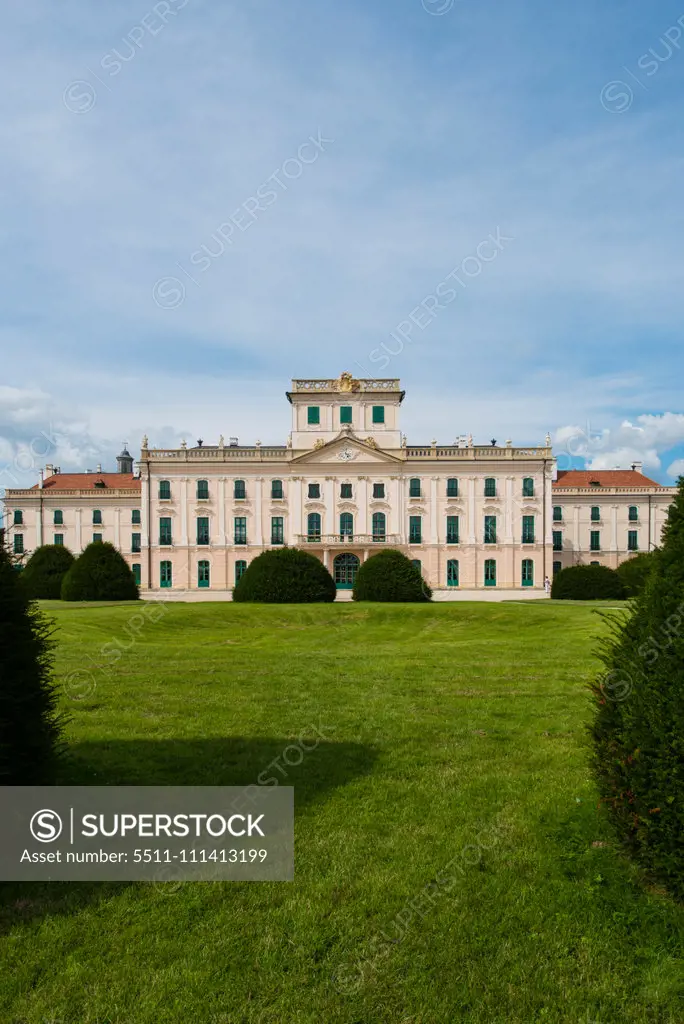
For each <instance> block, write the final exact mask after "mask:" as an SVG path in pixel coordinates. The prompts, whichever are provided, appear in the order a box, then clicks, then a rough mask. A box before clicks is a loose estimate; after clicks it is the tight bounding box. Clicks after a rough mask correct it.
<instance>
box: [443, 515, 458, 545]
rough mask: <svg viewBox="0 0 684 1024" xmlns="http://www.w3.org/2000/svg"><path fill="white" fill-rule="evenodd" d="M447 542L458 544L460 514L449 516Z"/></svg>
mask: <svg viewBox="0 0 684 1024" xmlns="http://www.w3.org/2000/svg"><path fill="white" fill-rule="evenodd" d="M446 542H447V544H458V516H447V521H446Z"/></svg>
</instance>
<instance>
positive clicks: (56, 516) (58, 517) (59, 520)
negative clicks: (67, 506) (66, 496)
mask: <svg viewBox="0 0 684 1024" xmlns="http://www.w3.org/2000/svg"><path fill="white" fill-rule="evenodd" d="M52 522H53V523H54V524H55V526H64V515H63V514H62V510H61V509H59V508H56V509H55V511H54V513H53V516H52Z"/></svg>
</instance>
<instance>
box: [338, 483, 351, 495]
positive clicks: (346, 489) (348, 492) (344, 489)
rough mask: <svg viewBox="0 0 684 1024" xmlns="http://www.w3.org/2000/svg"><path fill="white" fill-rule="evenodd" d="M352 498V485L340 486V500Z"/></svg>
mask: <svg viewBox="0 0 684 1024" xmlns="http://www.w3.org/2000/svg"><path fill="white" fill-rule="evenodd" d="M351 496H352V485H351V484H340V498H351Z"/></svg>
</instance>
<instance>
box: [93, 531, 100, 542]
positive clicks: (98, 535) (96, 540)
mask: <svg viewBox="0 0 684 1024" xmlns="http://www.w3.org/2000/svg"><path fill="white" fill-rule="evenodd" d="M101 543H102V534H101V533H94V534H93V544H101Z"/></svg>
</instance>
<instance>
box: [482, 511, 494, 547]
mask: <svg viewBox="0 0 684 1024" xmlns="http://www.w3.org/2000/svg"><path fill="white" fill-rule="evenodd" d="M484 542H485V544H496V516H485V521H484Z"/></svg>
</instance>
